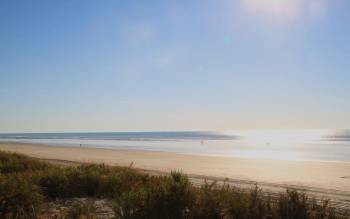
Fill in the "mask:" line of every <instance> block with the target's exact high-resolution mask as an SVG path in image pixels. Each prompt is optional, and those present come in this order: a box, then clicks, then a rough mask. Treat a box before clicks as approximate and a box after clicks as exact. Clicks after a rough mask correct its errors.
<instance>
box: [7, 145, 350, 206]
mask: <svg viewBox="0 0 350 219" xmlns="http://www.w3.org/2000/svg"><path fill="white" fill-rule="evenodd" d="M0 150H3V151H12V152H18V153H22V154H26V155H29V156H32V157H36V158H41V159H48V160H56V161H57V160H58V161H73V162H92V163H105V164H109V165H121V166H129V165H130V164H131V163H132V165H133V167H135V168H139V169H144V170H150V171H160V172H169V171H171V170H181V171H182V172H184V173H186V174H188V175H190V178H191V179H192V181H193V182H194V183H200V182H202V181H203V178H208V179H209V180H218V181H220V180H223V179H225V178H228V179H227V181H228V183H231V184H234V185H239V186H243V187H244V186H252V185H254V184H255V183H257V184H258V185H259V186H260V187H262V188H263V189H264V190H268V191H271V192H273V193H274V192H278V191H281V190H284V189H285V188H296V189H300V190H305V191H307V192H308V193H312V194H314V195H315V196H318V197H325V198H329V199H331V200H332V201H333V202H334V203H335V204H336V205H338V206H339V207H341V208H346V209H350V178H349V177H350V163H349V162H318V161H280V160H262V159H248V158H230V157H215V156H197V155H184V154H176V153H168V152H149V151H133V150H111V149H97V148H84V147H82V148H79V147H59V146H47V145H40V144H23V143H5V142H4V143H0Z"/></svg>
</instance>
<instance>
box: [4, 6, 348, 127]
mask: <svg viewBox="0 0 350 219" xmlns="http://www.w3.org/2000/svg"><path fill="white" fill-rule="evenodd" d="M349 11H350V1H348V0H232V1H229V0H226V1H219V0H212V1H204V0H198V1H189V0H186V1H185V0H184V1H150V0H149V1H136V0H135V1H132V0H131V1H121V0H114V1H109V0H103V1H98V0H94V1H88V0H74V1H71V0H59V1H53V0H52V1H51V0H42V1H40V0H33V1H24V0H23V1H14V0H2V1H0V132H47V131H144V130H148V131H150V130H228V129H247V128H254V129H256V128H349V127H350V13H349Z"/></svg>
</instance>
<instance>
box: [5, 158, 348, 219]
mask: <svg viewBox="0 0 350 219" xmlns="http://www.w3.org/2000/svg"><path fill="white" fill-rule="evenodd" d="M75 197H88V198H104V199H108V200H109V203H110V205H111V206H112V208H113V211H114V213H115V218H117V219H141V218H149V219H182V218H186V219H216V218H218V219H219V218H223V219H323V218H324V219H332V218H347V217H346V216H342V215H339V214H338V213H336V212H337V211H336V209H334V208H332V207H330V206H329V204H328V202H327V201H324V202H322V203H319V202H317V201H315V200H313V199H312V198H310V197H308V196H307V195H306V194H304V193H300V192H297V191H289V190H288V191H286V192H284V193H281V194H280V195H279V197H278V198H274V199H272V198H269V197H266V196H264V195H263V193H262V191H261V190H260V189H259V188H258V187H256V188H253V189H251V190H250V191H247V190H241V189H239V188H236V187H232V186H229V185H217V184H216V183H211V184H209V183H203V185H202V186H201V187H196V186H194V185H192V184H191V182H190V181H189V179H188V178H187V176H186V175H183V174H181V173H179V172H172V173H171V174H169V175H167V176H151V175H148V174H145V173H141V172H139V171H137V170H135V169H132V168H128V167H114V166H113V167H112V166H106V165H103V164H101V165H92V164H91V165H80V166H71V167H62V166H58V165H52V164H48V163H45V162H42V161H40V160H38V159H34V158H30V157H27V156H24V155H19V154H14V153H7V152H0V218H37V217H38V215H40V213H41V209H42V206H43V204H44V203H45V202H46V201H49V200H53V199H57V198H58V199H60V198H75ZM95 217H96V214H95V212H94V207H93V206H92V205H91V204H89V203H87V204H86V203H85V204H84V203H83V204H81V205H76V206H72V207H71V209H70V210H69V211H68V213H67V215H66V216H65V218H95Z"/></svg>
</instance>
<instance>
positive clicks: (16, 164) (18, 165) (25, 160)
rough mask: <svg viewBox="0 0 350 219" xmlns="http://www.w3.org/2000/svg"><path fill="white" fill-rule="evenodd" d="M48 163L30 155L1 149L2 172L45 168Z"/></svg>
mask: <svg viewBox="0 0 350 219" xmlns="http://www.w3.org/2000/svg"><path fill="white" fill-rule="evenodd" d="M48 166H49V165H48V164H46V163H45V162H42V161H39V160H37V159H35V158H30V157H28V156H24V155H20V154H16V153H7V152H1V151H0V173H14V172H17V173H18V172H25V171H37V170H45V169H47V168H48Z"/></svg>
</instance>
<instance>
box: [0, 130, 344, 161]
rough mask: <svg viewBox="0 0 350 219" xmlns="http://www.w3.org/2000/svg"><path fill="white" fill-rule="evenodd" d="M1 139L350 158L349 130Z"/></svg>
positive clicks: (261, 155)
mask: <svg viewBox="0 0 350 219" xmlns="http://www.w3.org/2000/svg"><path fill="white" fill-rule="evenodd" d="M0 141H13V142H24V143H40V144H48V145H59V146H66V147H92V148H109V149H126V150H144V151H166V152H176V153H182V154H195V155H211V156H231V157H245V158H247V157H248V158H258V159H282V160H322V161H341V162H350V130H284V131H281V130H245V131H227V132H94V133H13V134H0Z"/></svg>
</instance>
